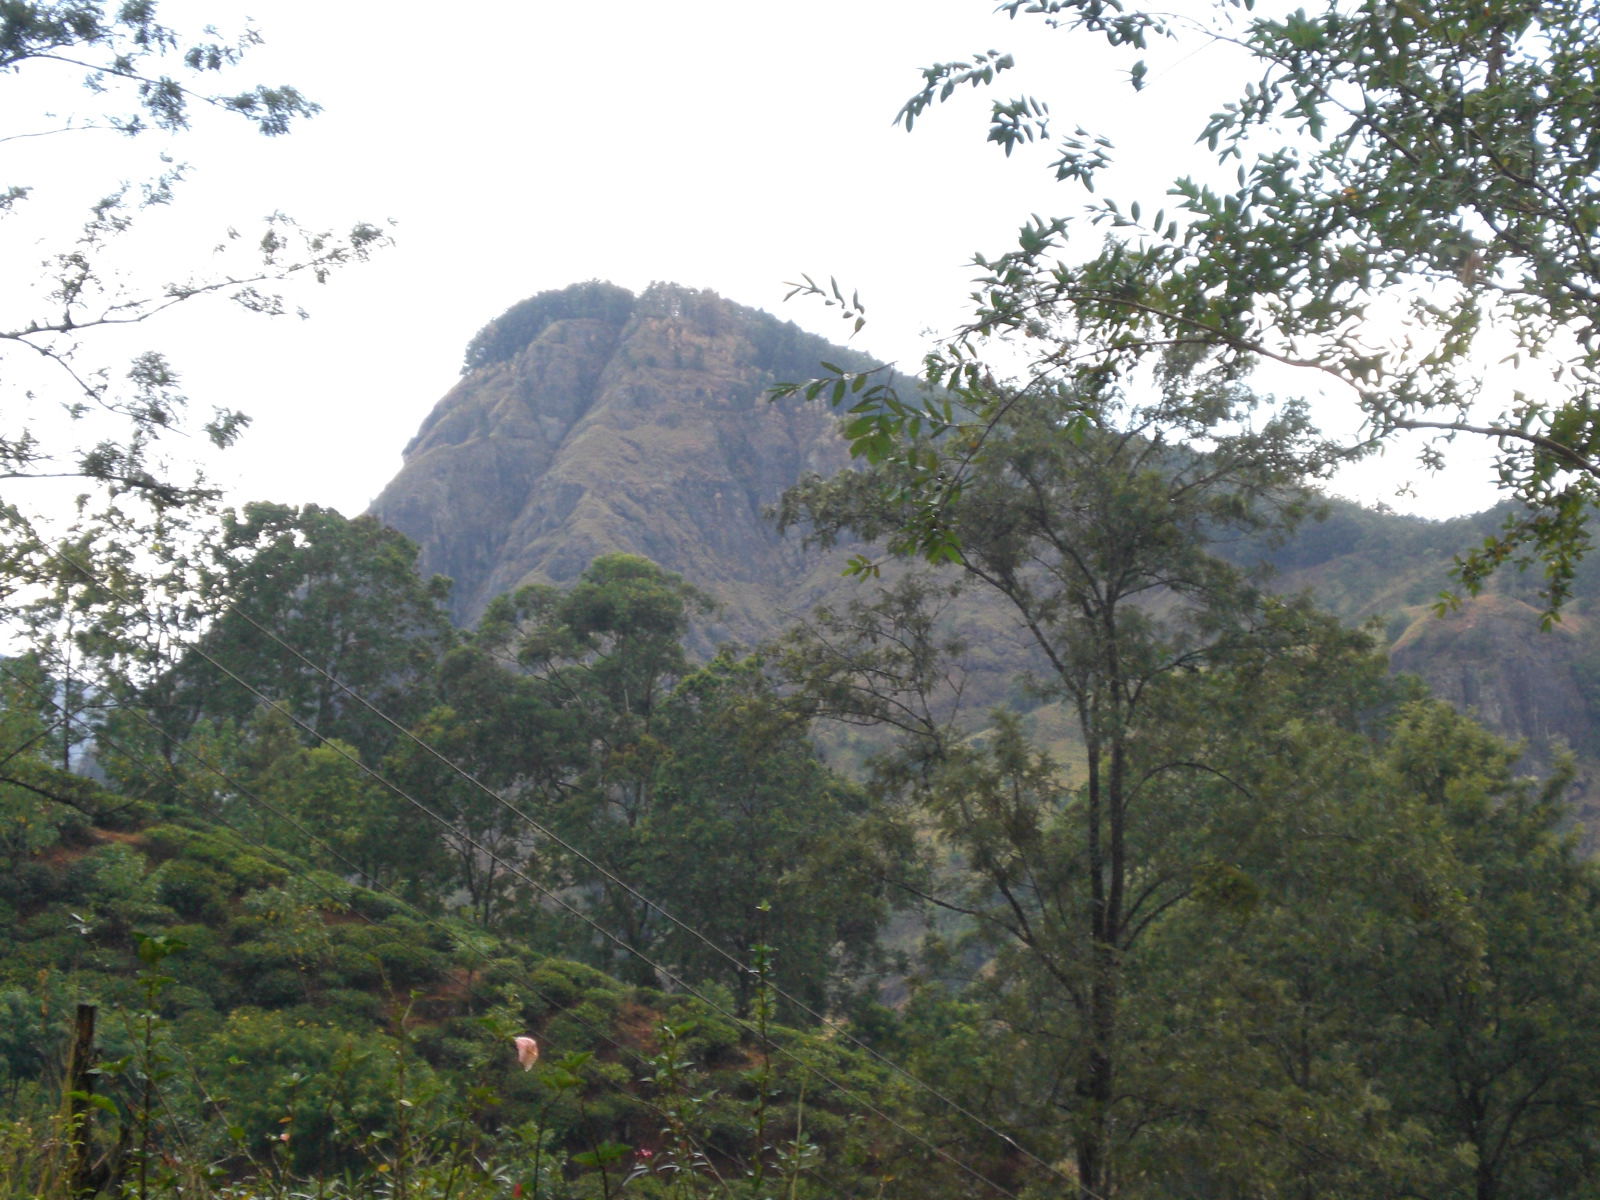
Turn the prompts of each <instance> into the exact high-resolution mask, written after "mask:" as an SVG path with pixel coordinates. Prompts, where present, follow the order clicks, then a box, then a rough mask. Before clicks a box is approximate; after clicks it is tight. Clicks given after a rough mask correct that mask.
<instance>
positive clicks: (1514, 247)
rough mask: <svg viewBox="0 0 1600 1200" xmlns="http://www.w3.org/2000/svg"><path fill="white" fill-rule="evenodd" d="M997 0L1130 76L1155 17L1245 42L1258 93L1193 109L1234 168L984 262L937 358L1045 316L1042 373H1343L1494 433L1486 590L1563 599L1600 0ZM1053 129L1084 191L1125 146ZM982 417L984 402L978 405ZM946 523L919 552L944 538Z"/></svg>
mask: <svg viewBox="0 0 1600 1200" xmlns="http://www.w3.org/2000/svg"><path fill="white" fill-rule="evenodd" d="M1002 7H1003V8H1004V9H1005V10H1006V11H1008V12H1009V13H1010V15H1012V16H1017V15H1019V14H1022V13H1028V14H1034V15H1036V16H1039V17H1042V18H1043V19H1044V20H1045V21H1046V22H1047V23H1048V24H1049V25H1050V26H1051V27H1052V28H1053V29H1055V30H1057V31H1059V34H1058V36H1066V37H1075V38H1079V39H1087V40H1088V42H1089V43H1091V44H1092V43H1093V42H1096V41H1102V40H1103V41H1104V42H1105V43H1106V44H1107V45H1108V46H1109V47H1110V50H1109V53H1111V54H1112V55H1113V56H1115V57H1118V58H1121V59H1123V60H1124V61H1126V62H1127V63H1128V64H1129V81H1130V83H1131V84H1132V87H1133V89H1134V90H1135V91H1140V90H1142V89H1143V87H1144V85H1145V83H1146V79H1147V75H1146V71H1145V64H1144V62H1143V59H1142V55H1143V54H1144V53H1145V52H1146V50H1147V49H1148V47H1149V46H1151V45H1153V44H1155V43H1156V42H1157V41H1160V40H1163V39H1168V38H1170V39H1173V40H1174V41H1175V42H1176V44H1177V45H1178V46H1180V47H1181V46H1184V45H1187V44H1191V43H1193V44H1195V45H1196V46H1197V48H1221V47H1225V48H1227V49H1229V50H1234V51H1238V52H1239V53H1240V54H1241V56H1242V61H1241V62H1240V63H1239V64H1238V70H1239V78H1240V81H1241V82H1240V93H1239V95H1238V98H1237V99H1235V100H1233V101H1232V102H1230V103H1227V104H1226V105H1224V106H1223V108H1222V109H1221V110H1220V111H1218V112H1216V113H1213V114H1211V115H1210V116H1209V117H1207V118H1204V119H1202V120H1197V122H1196V133H1197V134H1198V136H1199V138H1200V139H1201V141H1203V142H1204V143H1205V144H1206V145H1207V146H1208V147H1209V148H1210V150H1211V151H1213V152H1214V153H1215V155H1216V159H1217V164H1218V169H1217V170H1215V171H1213V172H1210V173H1207V174H1205V175H1203V176H1200V177H1194V178H1191V177H1184V178H1179V179H1176V180H1174V181H1173V183H1172V184H1171V186H1170V188H1169V189H1168V193H1167V195H1166V196H1165V197H1163V198H1162V199H1163V200H1164V201H1165V205H1164V206H1163V207H1162V208H1161V209H1160V211H1154V212H1149V211H1145V210H1142V209H1141V206H1140V204H1139V203H1138V202H1137V200H1117V199H1112V198H1105V199H1092V200H1091V203H1090V205H1089V207H1088V209H1087V211H1086V212H1084V213H1083V214H1082V215H1079V216H1068V217H1057V218H1037V217H1036V218H1034V219H1033V220H1032V221H1031V222H1030V223H1029V224H1028V225H1027V226H1026V227H1025V228H1024V229H1023V230H1022V231H1021V234H1020V235H1019V238H1018V242H1017V246H1016V248H1015V249H1013V250H1011V251H1009V252H1007V253H1004V254H1001V255H998V256H996V257H991V258H979V259H978V260H977V265H978V266H979V268H980V270H981V271H982V272H983V275H982V277H981V278H980V280H979V281H978V291H977V292H976V293H975V298H976V302H977V307H976V310H975V311H974V314H973V318H972V322H971V325H970V328H969V331H968V333H967V334H966V335H963V336H962V337H959V338H957V339H956V340H954V341H953V342H952V343H951V344H950V345H948V346H947V347H945V348H943V349H942V350H940V351H939V352H937V353H936V354H935V355H934V356H933V357H932V358H931V359H930V368H931V370H932V371H933V373H934V374H935V375H936V376H939V377H954V378H957V379H958V380H962V381H970V379H971V376H972V373H973V371H974V370H975V365H974V364H975V363H976V361H977V360H978V358H979V357H981V355H982V353H983V351H982V348H981V339H982V338H984V337H988V336H991V335H996V334H1006V335H1009V334H1018V335H1022V336H1024V337H1028V338H1035V339H1039V345H1040V346H1041V352H1040V354H1039V356H1038V358H1037V365H1038V367H1039V370H1040V371H1041V373H1043V374H1046V375H1050V376H1052V377H1057V378H1065V379H1066V380H1067V381H1068V382H1070V384H1071V385H1072V386H1073V387H1075V388H1077V389H1078V390H1080V391H1087V390H1090V389H1092V388H1093V387H1095V386H1098V385H1099V384H1100V383H1101V382H1103V381H1104V380H1105V379H1107V378H1108V377H1109V378H1115V379H1121V380H1128V379H1131V378H1133V377H1135V376H1136V375H1137V374H1139V373H1140V372H1141V371H1144V370H1150V371H1153V372H1154V373H1155V374H1156V375H1157V376H1162V375H1165V376H1169V377H1171V376H1176V377H1180V378H1183V379H1185V380H1187V381H1188V384H1187V386H1190V387H1194V388H1201V387H1208V386H1219V385H1224V384H1228V383H1231V382H1234V381H1236V380H1238V379H1240V378H1241V377H1243V376H1244V375H1245V374H1247V373H1248V372H1249V371H1250V370H1251V369H1252V368H1253V367H1254V366H1255V365H1257V364H1258V363H1262V362H1272V363H1277V364H1283V365H1286V366H1289V367H1293V368H1297V369H1299V370H1301V371H1303V372H1310V373H1311V374H1312V376H1313V377H1314V378H1315V379H1316V380H1318V381H1324V382H1325V381H1326V380H1328V379H1330V378H1331V379H1332V380H1334V381H1337V382H1338V383H1339V384H1341V385H1343V388H1344V389H1345V394H1347V395H1348V396H1349V397H1350V399H1351V400H1352V402H1353V403H1354V404H1355V405H1356V406H1358V408H1359V410H1360V413H1361V415H1362V417H1363V418H1364V419H1365V420H1366V421H1367V422H1368V423H1369V428H1370V430H1371V433H1372V435H1373V436H1374V438H1375V439H1376V440H1383V439H1387V438H1389V437H1390V436H1391V435H1393V434H1394V433H1396V432H1398V431H1402V430H1421V431H1424V432H1430V431H1431V432H1437V433H1440V434H1443V435H1446V436H1448V435H1451V434H1471V435H1474V436H1478V437H1486V438H1489V439H1492V440H1493V441H1494V443H1495V444H1496V446H1497V448H1498V449H1499V452H1500V454H1499V458H1498V460H1497V463H1496V467H1495V472H1496V476H1495V477H1496V479H1497V481H1498V482H1499V484H1500V485H1501V487H1502V488H1504V489H1505V490H1506V491H1507V492H1508V493H1509V494H1510V495H1511V496H1513V497H1514V498H1515V499H1516V500H1517V501H1518V502H1519V503H1518V507H1517V508H1515V509H1514V510H1513V511H1512V512H1511V514H1510V515H1509V516H1508V518H1507V520H1506V524H1505V527H1504V529H1503V530H1502V531H1501V532H1499V533H1497V534H1494V535H1492V536H1490V537H1489V538H1488V539H1487V540H1486V541H1485V542H1483V543H1482V544H1481V545H1480V546H1478V547H1477V548H1475V549H1470V550H1468V551H1467V552H1466V553H1465V554H1464V557H1463V560H1462V563H1461V567H1460V578H1461V581H1462V582H1463V584H1464V585H1465V586H1466V587H1468V588H1469V589H1475V588H1477V587H1479V586H1481V584H1482V583H1483V581H1484V580H1485V579H1486V577H1487V575H1488V574H1489V572H1490V571H1492V570H1493V569H1494V568H1495V567H1496V566H1498V565H1500V564H1502V563H1505V562H1518V563H1529V562H1537V563H1539V564H1540V565H1542V566H1543V568H1544V574H1545V585H1544V598H1545V604H1546V606H1547V611H1548V612H1551V613H1553V612H1554V611H1555V610H1556V609H1558V608H1559V607H1560V605H1561V604H1562V603H1563V602H1564V601H1565V600H1566V599H1567V597H1568V596H1569V594H1570V587H1571V583H1572V578H1573V572H1574V570H1575V566H1576V563H1577V561H1578V560H1579V558H1580V557H1581V556H1582V554H1583V553H1584V551H1585V550H1586V549H1587V547H1588V534H1587V532H1586V528H1585V523H1584V517H1585V514H1586V512H1587V510H1588V507H1589V506H1590V504H1592V503H1593V501H1594V500H1595V498H1596V496H1597V495H1600V491H1597V489H1600V470H1597V459H1596V451H1597V447H1600V426H1597V423H1596V421H1595V418H1594V411H1593V405H1592V403H1591V400H1590V398H1589V394H1588V393H1589V389H1590V379H1591V376H1592V375H1593V372H1594V370H1595V367H1596V359H1595V355H1596V353H1597V352H1600V351H1597V350H1596V347H1595V343H1594V339H1593V337H1592V333H1593V329H1592V321H1591V317H1592V313H1591V308H1592V304H1591V296H1592V292H1593V290H1594V287H1595V263H1594V258H1593V244H1594V233H1595V228H1596V217H1597V210H1596V208H1595V204H1594V202H1593V200H1592V194H1593V192H1594V185H1595V180H1596V170H1597V167H1596V153H1597V151H1600V143H1597V142H1596V138H1595V135H1594V131H1593V129H1592V125H1591V122H1589V121H1588V120H1587V119H1586V116H1582V115H1580V114H1587V112H1588V111H1589V109H1590V108H1591V106H1592V103H1593V97H1594V95H1595V91H1596V78H1597V71H1600V52H1597V51H1596V48H1595V47H1596V39H1595V37H1594V33H1595V16H1594V13H1593V12H1592V11H1591V10H1590V9H1589V7H1588V6H1586V5H1583V4H1576V3H1557V4H1548V5H1538V6H1531V7H1530V6H1527V5H1520V4H1512V3H1491V4H1487V5H1484V4H1476V3H1473V4H1468V3H1461V4H1444V5H1430V6H1426V7H1425V8H1420V7H1417V6H1410V7H1407V6H1400V7H1393V6H1388V5H1381V4H1374V5H1366V6H1356V7H1351V6H1345V5H1336V4H1334V5H1328V6H1326V7H1325V8H1324V9H1322V10H1320V11H1318V12H1315V13H1308V12H1305V11H1298V12H1294V13H1290V14H1287V15H1281V14H1266V13H1258V12H1256V11H1255V10H1254V7H1253V6H1252V5H1249V4H1243V5H1241V4H1235V3H1232V2H1231V0H1224V2H1221V3H1218V4H1215V5H1214V6H1212V8H1213V17H1212V21H1210V22H1195V21H1192V20H1191V19H1189V18H1187V17H1175V16H1172V15H1170V14H1167V13H1165V12H1158V11H1156V10H1153V9H1139V8H1136V7H1135V8H1125V7H1123V6H1120V5H1117V6H1109V5H1104V4H1100V3H1080V2H1078V0H1048V2H1045V3H1038V4H1021V3H1016V4H1007V5H1003V6H1002ZM1009 64H1010V59H1009V57H1008V56H989V57H980V59H978V60H975V61H973V62H957V63H944V64H939V65H936V66H934V67H930V68H929V69H928V70H927V71H926V72H925V73H924V86H923V88H922V89H921V90H920V91H919V93H918V94H917V95H916V96H914V97H913V98H912V99H911V100H910V101H909V102H908V103H907V104H906V106H905V108H904V109H903V110H902V113H901V119H902V120H903V121H904V123H905V124H906V126H907V127H908V128H909V127H910V126H911V125H912V123H913V121H914V120H916V119H917V118H919V117H921V116H922V115H923V114H924V113H925V112H926V110H927V109H928V108H930V107H931V105H933V104H934V103H936V102H939V101H943V100H946V99H948V98H950V96H951V95H952V93H953V92H954V91H955V90H956V88H957V87H958V86H959V85H962V84H973V85H987V84H989V83H991V82H992V81H993V80H994V79H995V78H996V75H997V72H998V71H1000V70H1002V69H1003V68H1004V67H1006V66H1008V65H1009ZM1146 102H1147V103H1148V102H1149V101H1146ZM1048 133H1049V131H1048V128H1047V118H1046V116H1045V108H1044V106H1043V105H1042V104H1040V103H1039V102H1038V101H1036V100H1034V99H1033V98H1031V97H1019V98H1017V99H1014V100H1011V101H1006V102H998V103H996V104H995V105H994V106H993V110H992V118H991V127H990V140H992V141H995V142H996V143H998V144H999V145H1001V146H1002V147H1003V148H1004V149H1005V150H1006V152H1007V153H1008V154H1009V153H1010V152H1011V151H1012V150H1013V149H1015V148H1016V147H1018V146H1020V145H1023V144H1025V143H1026V142H1028V141H1032V140H1034V139H1035V138H1036V137H1037V138H1041V139H1045V138H1047V137H1048ZM1056 151H1057V155H1056V157H1055V159H1054V161H1053V163H1052V164H1051V165H1052V169H1053V171H1054V173H1055V175H1056V177H1057V178H1058V179H1060V180H1062V181H1064V182H1066V183H1069V184H1071V185H1073V186H1074V187H1081V188H1083V189H1085V190H1086V191H1088V192H1091V193H1092V192H1093V191H1094V189H1095V185H1096V183H1097V180H1098V179H1099V177H1100V176H1101V173H1102V172H1103V170H1104V168H1105V167H1106V166H1107V165H1108V164H1109V163H1110V162H1111V161H1112V148H1111V145H1110V143H1109V142H1108V141H1107V140H1106V139H1105V138H1103V137H1097V136H1095V135H1094V134H1092V133H1091V132H1089V131H1086V130H1084V129H1082V128H1077V129H1075V130H1074V131H1073V132H1072V133H1070V134H1067V135H1064V136H1061V137H1059V138H1057V139H1056ZM1147 208H1148V209H1155V208H1157V206H1156V205H1148V206H1147ZM1097 226H1098V227H1101V228H1104V229H1106V230H1108V231H1109V236H1108V237H1107V238H1106V240H1105V243H1104V245H1105V248H1104V249H1103V250H1102V251H1101V252H1100V253H1098V254H1095V255H1093V256H1091V257H1089V258H1087V259H1086V260H1085V259H1073V258H1072V257H1071V256H1070V255H1068V256H1066V257H1065V258H1063V256H1062V254H1061V251H1062V249H1063V247H1064V246H1066V245H1067V244H1068V242H1069V241H1070V242H1072V243H1073V244H1076V243H1077V242H1079V241H1081V240H1083V234H1084V233H1085V232H1087V231H1088V230H1089V229H1091V228H1094V227H1097ZM812 290H820V289H815V288H813V289H812ZM1397 327H1399V328H1401V329H1403V333H1401V334H1398V335H1396V336H1393V337H1377V336H1375V335H1374V334H1373V330H1375V329H1395V328H1397ZM1490 356H1493V357H1502V356H1508V360H1509V361H1510V362H1511V363H1512V364H1513V365H1516V366H1518V367H1520V370H1521V381H1519V387H1520V388H1522V389H1525V390H1515V391H1511V392H1510V393H1509V394H1493V393H1492V392H1491V390H1490V389H1491V387H1492V386H1498V385H1497V384H1495V385H1491V384H1490V383H1489V382H1488V379H1487V378H1486V372H1485V370H1484V363H1485V361H1486V360H1487V359H1488V358H1489V357H1490ZM866 415H867V416H869V417H870V418H871V420H872V421H873V423H874V426H875V428H877V429H878V430H879V431H881V432H882V433H884V434H885V435H887V436H888V437H890V438H891V439H893V440H897V441H898V440H903V439H901V438H899V433H900V432H901V430H902V428H903V425H904V422H905V421H906V420H907V419H908V417H907V415H906V414H903V413H899V412H896V411H893V410H892V409H886V408H885V406H884V405H882V404H880V405H879V406H878V407H877V408H875V409H872V410H870V411H869V412H868V413H867V414H866ZM914 416H915V414H912V417H914ZM991 416H992V414H991V413H985V412H982V411H980V412H978V413H977V414H975V423H976V425H977V426H978V427H979V428H980V429H981V428H983V427H986V426H987V425H988V423H989V421H990V419H991ZM1353 448H1355V449H1359V447H1353ZM1444 453H1445V451H1444V450H1443V449H1441V448H1439V447H1437V446H1435V447H1434V448H1433V449H1432V450H1430V451H1429V453H1428V455H1427V456H1426V457H1427V459H1428V461H1430V462H1432V463H1435V464H1437V463H1438V462H1439V461H1441V460H1442V457H1443V455H1444ZM932 532H933V531H931V530H930V531H924V533H923V534H922V535H921V537H920V542H921V545H922V547H923V548H924V549H932V548H934V547H935V546H936V545H938V544H939V543H938V542H937V541H936V540H935V539H933V538H932V536H931V534H932Z"/></svg>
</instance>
